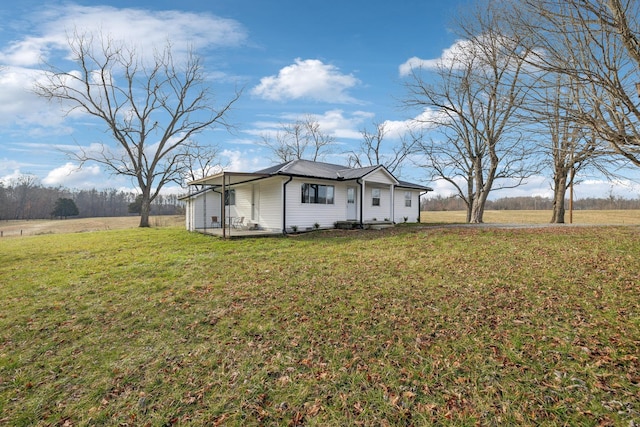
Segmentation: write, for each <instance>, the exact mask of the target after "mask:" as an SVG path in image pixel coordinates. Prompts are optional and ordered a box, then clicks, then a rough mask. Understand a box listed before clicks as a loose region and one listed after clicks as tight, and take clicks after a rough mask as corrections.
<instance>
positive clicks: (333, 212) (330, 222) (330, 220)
mask: <svg viewBox="0 0 640 427" xmlns="http://www.w3.org/2000/svg"><path fill="white" fill-rule="evenodd" d="M302 184H321V185H333V187H334V195H333V196H334V200H333V204H317V203H302ZM348 184H350V185H353V183H345V182H340V181H323V180H318V179H304V178H296V179H294V180H292V181H291V182H290V183H289V184H288V185H287V231H291V227H292V226H294V225H295V226H297V227H298V230H299V231H304V230H306V229H311V228H313V227H314V225H315V224H316V223H318V224H319V225H320V228H333V227H334V224H335V222H336V221H344V220H345V219H346V218H347V185H348ZM358 203H360V202H358Z"/></svg>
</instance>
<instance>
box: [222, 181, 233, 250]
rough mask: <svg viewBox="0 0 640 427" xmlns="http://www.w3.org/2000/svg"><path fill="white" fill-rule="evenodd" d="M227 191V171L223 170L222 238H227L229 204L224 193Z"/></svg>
mask: <svg viewBox="0 0 640 427" xmlns="http://www.w3.org/2000/svg"><path fill="white" fill-rule="evenodd" d="M226 193H227V182H226V179H225V173H224V172H222V200H220V206H222V209H220V210H221V211H222V212H221V215H220V216H221V219H220V221H222V222H221V223H220V225H221V226H222V238H223V239H226V238H227V227H226V225H225V224H226V221H225V220H226V219H227V215H226V213H227V204H226V200H225V197H224V195H225V194H226ZM229 231H231V228H229Z"/></svg>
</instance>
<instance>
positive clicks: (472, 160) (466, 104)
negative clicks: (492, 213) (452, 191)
mask: <svg viewBox="0 0 640 427" xmlns="http://www.w3.org/2000/svg"><path fill="white" fill-rule="evenodd" d="M502 6H504V7H505V8H506V7H507V6H505V5H498V2H494V1H488V2H486V5H485V4H481V5H479V6H478V8H477V9H475V11H474V12H473V13H472V14H471V15H469V16H468V17H466V18H467V19H464V18H463V19H462V20H461V21H460V22H459V23H458V28H459V30H460V31H461V34H462V36H463V38H464V40H463V41H461V42H459V43H458V46H457V47H458V54H457V55H456V56H455V57H454V58H450V60H449V59H448V60H442V61H440V63H439V64H438V65H437V67H436V68H435V69H433V70H426V69H421V68H418V69H415V68H414V69H413V72H412V74H411V78H410V81H409V82H408V83H407V84H406V86H407V89H408V97H407V98H406V99H405V100H404V105H405V106H407V107H414V108H415V107H419V108H421V109H423V110H431V111H432V112H433V114H431V115H428V117H429V118H428V119H425V120H426V121H427V122H428V123H429V124H430V125H431V126H434V127H436V128H437V131H438V132H439V135H438V136H437V137H432V138H429V139H428V140H424V139H423V140H422V142H421V149H422V152H423V153H424V155H425V158H426V159H427V160H428V163H427V164H425V165H424V166H425V167H426V168H431V169H432V170H433V172H434V173H433V178H434V179H443V180H446V181H447V182H449V183H451V184H452V185H453V186H454V187H455V188H456V190H457V194H458V196H459V197H460V198H461V199H463V200H464V202H465V204H466V206H467V221H468V222H472V223H480V222H482V221H483V214H484V207H485V203H486V201H487V197H488V196H489V193H490V192H491V191H492V190H497V189H501V188H513V187H516V186H518V185H520V184H522V183H523V182H524V181H525V180H526V178H528V177H529V176H531V175H533V174H534V173H536V172H537V169H536V165H535V164H534V163H533V162H531V161H530V157H529V156H530V155H531V153H532V152H533V150H534V148H535V147H533V146H531V144H527V143H526V142H527V141H526V140H525V138H524V134H523V123H524V122H523V121H522V118H521V116H519V114H518V112H519V110H520V109H521V107H522V106H523V104H524V103H525V101H526V99H527V93H528V90H529V86H527V84H525V83H523V82H525V81H526V78H527V75H526V74H527V69H526V67H525V65H526V62H525V58H526V57H527V55H528V54H529V50H528V48H527V47H526V45H524V44H522V43H521V41H522V40H521V39H520V37H519V36H518V34H517V33H509V32H508V28H505V27H506V26H505V25H504V22H503V21H504V17H503V14H504V13H505V11H506V10H505V9H501V7H502ZM428 71H431V73H427V72H428ZM432 79H433V80H432ZM431 81H435V83H430V82H431Z"/></svg>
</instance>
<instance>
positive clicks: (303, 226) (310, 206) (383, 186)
mask: <svg viewBox="0 0 640 427" xmlns="http://www.w3.org/2000/svg"><path fill="white" fill-rule="evenodd" d="M429 191H432V189H431V188H430V187H426V186H423V185H418V184H412V183H409V182H404V181H399V180H397V179H396V178H395V177H394V176H393V175H392V174H391V173H390V172H389V171H388V170H387V169H386V168H385V167H384V166H369V167H364V168H348V167H346V166H341V165H334V164H330V163H320V162H312V161H308V160H293V161H290V162H287V163H283V164H280V165H277V166H273V167H270V168H267V169H263V170H260V171H256V172H251V173H245V172H221V173H218V174H216V175H212V176H208V177H205V178H202V179H198V180H195V181H192V182H190V183H189V194H188V195H187V196H185V197H183V198H182V200H184V201H185V202H186V226H187V229H188V230H191V231H202V230H206V229H210V228H212V227H220V226H221V225H222V224H225V226H231V225H233V226H236V227H238V226H239V227H242V228H251V229H260V230H268V231H273V232H282V233H287V232H291V231H293V230H296V229H297V230H299V231H302V230H307V229H312V228H315V227H320V228H333V227H334V226H335V225H336V223H341V222H350V223H352V224H354V225H356V226H360V227H363V226H365V225H366V224H370V223H374V222H388V223H391V222H394V223H400V222H405V221H406V222H417V221H418V220H419V216H420V195H421V194H424V193H426V192H429Z"/></svg>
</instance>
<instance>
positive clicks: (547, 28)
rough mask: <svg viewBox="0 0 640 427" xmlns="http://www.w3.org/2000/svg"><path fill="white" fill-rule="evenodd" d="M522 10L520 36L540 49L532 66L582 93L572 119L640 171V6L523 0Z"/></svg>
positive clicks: (632, 1) (600, 0)
mask: <svg viewBox="0 0 640 427" xmlns="http://www.w3.org/2000/svg"><path fill="white" fill-rule="evenodd" d="M522 7H523V10H526V12H523V14H522V15H521V17H522V18H523V19H522V20H521V26H520V28H518V31H519V32H520V33H521V34H523V35H527V36H528V37H530V38H531V43H532V44H534V45H535V46H536V47H537V48H536V50H535V53H536V55H535V56H534V55H532V56H530V58H529V59H531V60H532V61H531V63H532V65H533V66H535V67H538V68H540V69H543V70H545V71H548V72H553V73H557V74H560V75H564V76H566V77H567V78H570V79H571V80H572V81H574V82H575V84H577V85H579V86H580V87H581V88H582V92H583V97H582V102H580V103H577V104H575V105H574V106H573V108H570V109H568V110H567V114H568V116H569V117H570V119H571V120H572V121H574V122H576V123H578V124H579V125H580V126H586V127H588V128H590V129H591V131H592V132H593V134H594V136H595V137H597V138H600V139H602V140H604V141H607V142H608V143H609V144H610V146H611V148H612V149H613V150H614V151H615V152H616V153H617V154H618V155H620V156H623V157H624V158H625V159H626V160H628V161H629V162H631V163H633V164H635V165H636V166H640V107H639V105H640V103H639V102H638V96H639V95H640V93H639V91H640V88H639V86H638V83H640V22H639V21H640V2H638V1H637V0H523V1H522ZM531 16H534V17H535V19H534V20H533V24H532V22H531V21H532V20H531Z"/></svg>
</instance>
